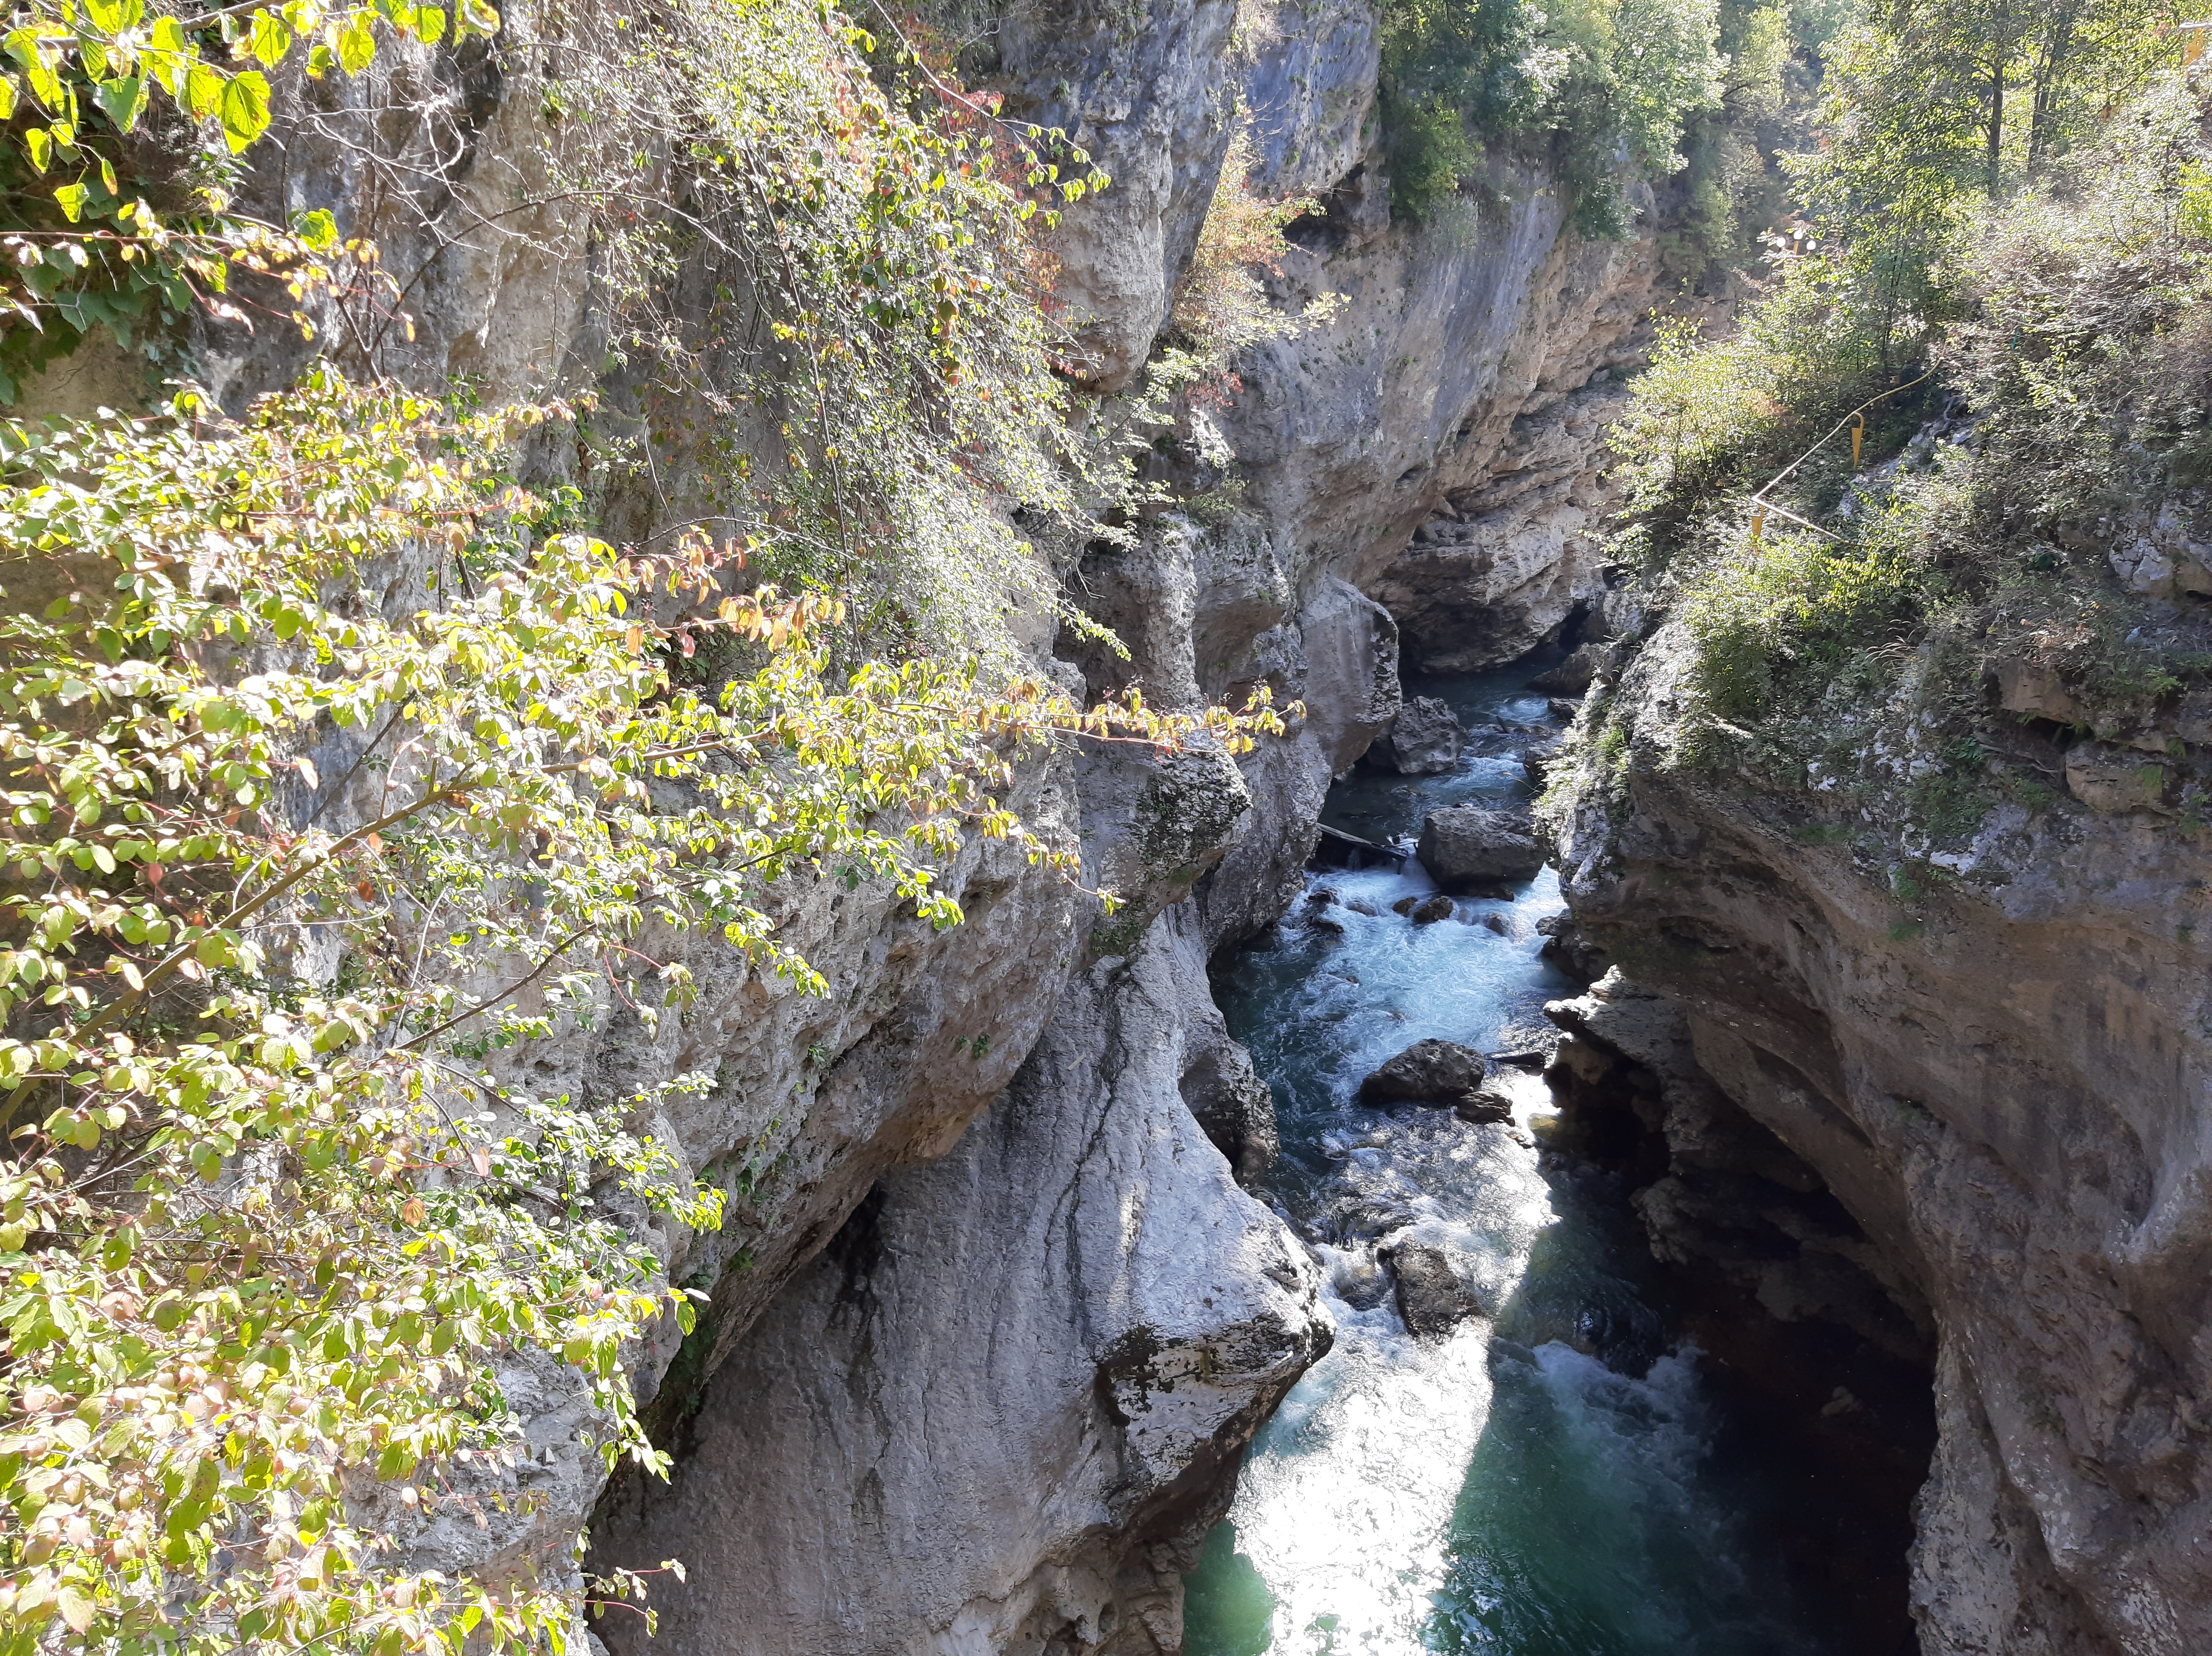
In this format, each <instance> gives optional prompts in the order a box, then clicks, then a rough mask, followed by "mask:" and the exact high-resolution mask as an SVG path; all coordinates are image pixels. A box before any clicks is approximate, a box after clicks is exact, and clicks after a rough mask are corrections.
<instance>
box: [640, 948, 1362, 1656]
mask: <svg viewBox="0 0 2212 1656" xmlns="http://www.w3.org/2000/svg"><path fill="white" fill-rule="evenodd" d="M1187 916H1188V910H1185V911H1182V913H1180V914H1179V915H1178V916H1171V917H1170V918H1169V919H1164V920H1162V921H1161V922H1158V924H1157V925H1156V926H1154V927H1153V928H1152V931H1151V932H1150V933H1149V934H1148V935H1147V938H1146V942H1145V945H1144V946H1143V947H1142V948H1140V949H1139V951H1138V952H1137V953H1135V954H1134V956H1133V957H1132V958H1130V959H1127V960H1121V959H1114V960H1108V961H1102V962H1099V963H1098V964H1097V965H1093V966H1091V968H1089V969H1088V970H1087V971H1085V972H1084V973H1083V974H1082V975H1081V976H1080V977H1078V978H1077V979H1076V980H1075V981H1074V982H1073V983H1072V984H1071V985H1070V986H1069V988H1068V989H1067V990H1066V993H1065V994H1064V995H1062V996H1061V999H1060V1008H1059V1011H1058V1014H1057V1015H1056V1016H1055V1017H1054V1020H1053V1023H1052V1026H1051V1027H1050V1028H1049V1029H1048V1031H1047V1032H1046V1034H1045V1036H1044V1038H1042V1041H1041V1042H1040V1043H1039V1044H1038V1045H1037V1047H1036V1050H1035V1051H1034V1052H1033V1053H1032V1054H1031V1055H1030V1058H1029V1061H1028V1062H1027V1063H1025V1064H1024V1066H1023V1068H1022V1070H1021V1072H1020V1074H1019V1075H1018V1076H1017V1077H1016V1079H1015V1081H1014V1083H1013V1085H1012V1087H1009V1088H1008V1089H1007V1090H1006V1093H1004V1094H1003V1095H1002V1096H1001V1097H1000V1099H999V1100H998V1102H997V1103H996V1104H995V1105H994V1106H993V1109H992V1111H991V1113H990V1114H989V1115H988V1116H987V1117H986V1118H985V1119H983V1120H982V1121H981V1122H979V1123H977V1124H976V1125H975V1127H974V1128H973V1129H970V1130H969V1132H968V1134H967V1135H965V1136H963V1138H962V1139H961V1140H960V1142H959V1143H958V1144H957V1146H956V1147H955V1148H953V1150H952V1151H951V1154H948V1155H946V1156H945V1157H944V1158H943V1159H941V1160H938V1161H936V1162H934V1163H933V1164H931V1165H929V1166H923V1167H913V1168H908V1169H905V1170H902V1171H901V1172H896V1173H894V1174H893V1175H891V1176H890V1177H889V1178H886V1179H884V1181H883V1182H882V1183H881V1184H879V1185H878V1186H877V1187H876V1189H875V1190H873V1191H872V1193H871V1194H870V1196H868V1198H867V1200H866V1202H863V1203H862V1204H861V1205H860V1208H859V1209H857V1210H856V1211H855V1212H854V1215H853V1216H852V1218H850V1219H849V1220H848V1221H847V1222H846V1224H845V1226H844V1227H843V1228H842V1230H841V1231H840V1232H839V1233H838V1234H837V1235H836V1238H834V1239H832V1240H831V1242H830V1244H829V1246H828V1247H827V1248H826V1249H825V1250H824V1251H823V1253H822V1254H821V1255H820V1257H817V1259H816V1260H815V1262H814V1263H812V1264H811V1266H809V1267H808V1269H806V1270H805V1273H803V1274H802V1275H800V1276H799V1278H798V1279H797V1281H795V1282H793V1285H792V1287H791V1288H789V1289H788V1290H787V1291H786V1292H785V1293H784V1294H782V1295H781V1296H780V1297H779V1298H778V1299H777V1300H776V1301H775V1304H774V1306H771V1307H770V1309H769V1312H768V1313H767V1314H766V1315H765V1316H764V1317H763V1318H762V1319H761V1320H760V1321H759V1322H758V1323H757V1324H756V1325H755V1326H754V1328H753V1329H752V1330H751V1332H750V1335H749V1336H748V1337H747V1338H746V1340H745V1341H744V1345H743V1347H742V1349H741V1350H740V1351H739V1352H738V1355H735V1356H734V1357H733V1358H732V1360H731V1361H729V1362H728V1363H727V1364H726V1365H725V1366H724V1367H723V1368H722V1369H721V1370H720V1373H718V1374H717V1375H716V1376H715V1378H714V1380H713V1382H712V1383H711V1384H710V1385H708V1388H707V1390H706V1391H705V1393H704V1395H703V1397H702V1400H701V1403H700V1406H699V1409H698V1412H697V1414H696V1416H695V1417H694V1418H693V1419H692V1420H691V1421H690V1422H688V1423H687V1425H686V1426H685V1428H684V1436H683V1438H682V1440H681V1444H680V1463H681V1464H680V1465H679V1469H678V1473H677V1477H676V1482H675V1486H674V1488H673V1489H672V1490H671V1491H669V1492H668V1493H666V1494H665V1495H659V1496H658V1497H657V1498H655V1499H653V1500H652V1501H650V1502H649V1503H648V1504H647V1505H646V1506H645V1507H644V1508H643V1510H642V1511H641V1512H637V1513H626V1514H624V1515H623V1521H622V1522H620V1523H619V1524H618V1525H616V1526H615V1527H617V1528H618V1530H619V1532H620V1534H621V1535H622V1537H623V1548H624V1549H625V1551H626V1552H628V1553H629V1555H631V1556H633V1557H634V1558H635V1559H637V1560H641V1561H644V1560H652V1559H655V1558H657V1557H659V1556H678V1555H681V1556H686V1557H688V1558H690V1560H691V1561H692V1562H691V1566H690V1585H689V1586H685V1587H681V1588H665V1589H663V1590H662V1591H661V1592H659V1594H657V1595H656V1602H657V1603H658V1604H659V1605H660V1607H661V1615H662V1616H663V1618H664V1621H663V1625H662V1629H661V1631H660V1634H659V1640H658V1641H656V1642H647V1641H644V1640H643V1639H642V1638H641V1636H639V1634H640V1629H636V1628H635V1625H634V1624H629V1623H608V1624H605V1626H604V1627H603V1629H602V1631H603V1633H604V1635H605V1637H606V1638H607V1640H608V1642H609V1643H610V1644H611V1646H612V1647H614V1648H615V1649H617V1651H623V1650H629V1649H633V1648H634V1649H635V1650H637V1651H639V1652H646V1651H649V1650H652V1649H654V1648H666V1649H675V1650H679V1651H684V1652H690V1653H702V1656H703V1653H708V1652H726V1653H730V1656H892V1653H897V1656H912V1653H922V1652H930V1653H939V1652H941V1653H945V1656H954V1653H963V1656H964V1653H968V1652H971V1651H998V1650H1019V1651H1030V1650H1041V1649H1050V1650H1054V1651H1059V1652H1065V1653H1069V1656H1075V1653H1084V1656H1091V1653H1116V1656H1120V1653H1129V1656H1152V1653H1155V1652H1173V1651H1176V1650H1179V1649H1180V1648H1181V1647H1182V1604H1181V1599H1182V1582H1181V1580H1180V1574H1179V1573H1180V1572H1181V1571H1182V1570H1186V1569H1188V1568H1191V1566H1192V1565H1193V1564H1194V1562H1195V1557H1196V1549H1197V1544H1198V1543H1199V1541H1200V1539H1201V1538H1202V1537H1203V1536H1204V1534H1205V1532H1206V1529H1207V1528H1208V1527H1210V1525H1212V1523H1213V1522H1214V1521H1215V1520H1216V1519H1218V1517H1219V1515H1220V1513H1221V1512H1222V1511H1223V1510H1224V1508H1225V1506H1226V1504H1227V1501H1228V1497H1229V1495H1230V1492H1231V1489H1232V1488H1233V1483H1232V1481H1231V1476H1229V1474H1231V1472H1232V1471H1233V1468H1234V1465H1235V1463H1236V1461H1237V1458H1238V1456H1239V1455H1240V1454H1241V1453H1242V1452H1243V1446H1244V1445H1245V1443H1246V1441H1247V1440H1249V1438H1250V1436H1251V1434H1252V1433H1253V1432H1254V1431H1255V1429H1256V1428H1257V1427H1258V1426H1259V1424H1260V1423H1261V1421H1262V1420H1264V1419H1265V1418H1266V1416H1267V1413H1268V1412H1269V1411H1270V1410H1272V1409H1273V1406H1274V1404H1275V1403H1276V1402H1277V1400H1278V1399H1279V1397H1281V1395H1282V1393H1283V1392H1284V1391H1286V1390H1287V1389H1288V1388H1289V1386H1290V1385H1291V1382H1292V1381H1293V1380H1295V1379H1297V1376H1298V1375H1299V1374H1300V1373H1303V1372H1304V1369H1305V1368H1306V1367H1307V1366H1308V1365H1309V1364H1310V1363H1311V1362H1312V1361H1314V1360H1315V1359H1316V1357H1318V1356H1319V1355H1321V1353H1322V1351H1323V1350H1325V1349H1327V1346H1328V1340H1329V1337H1330V1324H1329V1321H1328V1314H1327V1312H1325V1311H1323V1310H1322V1306H1321V1305H1320V1303H1319V1300H1318V1299H1317V1297H1316V1287H1317V1278H1316V1275H1315V1273H1314V1269H1313V1267H1312V1266H1311V1264H1310V1263H1309V1262H1308V1260H1307V1258H1306V1256H1305V1254H1304V1251H1303V1250H1302V1249H1300V1248H1299V1247H1298V1246H1297V1245H1296V1243H1294V1242H1293V1241H1292V1240H1291V1238H1290V1236H1289V1235H1288V1233H1286V1232H1285V1230H1284V1229H1283V1227H1282V1226H1281V1224H1280V1222H1279V1221H1277V1220H1276V1218H1275V1217H1274V1215H1273V1214H1271V1213H1270V1212H1268V1211H1267V1209H1264V1208H1262V1207H1261V1206H1260V1205H1259V1204H1258V1203H1257V1202H1254V1201H1253V1200H1252V1199H1251V1198H1249V1197H1248V1196H1244V1195H1243V1192H1241V1191H1240V1190H1237V1187H1236V1185H1235V1184H1233V1183H1232V1182H1231V1178H1230V1176H1229V1169H1228V1167H1227V1166H1225V1164H1224V1162H1223V1160H1222V1158H1221V1156H1220V1155H1219V1154H1218V1153H1217V1152H1216V1151H1215V1150H1214V1148H1212V1146H1211V1145H1209V1144H1208V1143H1207V1142H1206V1141H1205V1139H1204V1138H1203V1137H1201V1136H1200V1133H1199V1131H1198V1129H1197V1126H1196V1124H1195V1123H1194V1122H1193V1121H1192V1119H1191V1117H1190V1114H1189V1112H1188V1111H1187V1110H1186V1109H1185V1108H1184V1106H1183V1103H1182V1097H1181V1095H1180V1093H1179V1092H1178V1083H1179V1081H1180V1080H1181V1078H1182V1075H1184V1074H1185V1073H1186V1070H1187V1067H1188V1064H1189V1063H1190V1062H1193V1055H1192V1053H1191V1051H1190V1045H1191V1043H1190V1040H1189V1038H1188V1035H1187V1033H1186V1031H1187V1029H1188V1027H1189V1026H1191V1025H1193V1024H1196V1025H1198V1026H1205V1025H1206V1022H1207V1021H1208V1014H1210V1013H1211V1011H1212V1007H1211V1002H1210V1001H1208V1000H1207V998H1206V976H1205V961H1204V956H1203V953H1202V952H1201V950H1200V947H1198V945H1197V941H1196V935H1195V928H1194V927H1192V926H1190V925H1188V924H1184V925H1182V926H1180V927H1179V926H1178V925H1177V923H1176V922H1177V920H1180V919H1184V918H1186V917H1187ZM1212 1021H1213V1022H1214V1023H1216V1024H1217V1025H1218V1017H1216V1018H1214V1019H1213V1020H1212Z"/></svg>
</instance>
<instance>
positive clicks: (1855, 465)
mask: <svg viewBox="0 0 2212 1656" xmlns="http://www.w3.org/2000/svg"><path fill="white" fill-rule="evenodd" d="M1864 441H1866V416H1865V415H1863V414H1854V415H1852V416H1851V470H1852V471H1854V472H1856V471H1857V470H1858V469H1859V446H1860V444H1862V443H1863V442H1864Z"/></svg>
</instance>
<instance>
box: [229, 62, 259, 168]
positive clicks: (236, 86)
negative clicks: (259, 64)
mask: <svg viewBox="0 0 2212 1656" xmlns="http://www.w3.org/2000/svg"><path fill="white" fill-rule="evenodd" d="M268 130H269V82H268V80H267V78H266V77H265V76H264V75H263V74H262V73H261V71H260V70H258V69H249V70H246V72H245V73H244V74H242V75H234V76H231V77H230V84H229V85H228V86H226V87H225V88H223V89H222V136H223V137H224V138H225V140H226V141H228V143H229V145H230V153H231V154H232V155H236V154H238V152H239V151H240V150H241V149H245V148H246V145H248V144H249V143H252V142H253V141H254V140H255V139H256V138H258V137H260V136H261V135H262V134H263V133H264V132H266V131H268Z"/></svg>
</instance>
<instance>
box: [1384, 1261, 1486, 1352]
mask: <svg viewBox="0 0 2212 1656" xmlns="http://www.w3.org/2000/svg"><path fill="white" fill-rule="evenodd" d="M1383 1258H1384V1259H1385V1260H1386V1261H1387V1262H1388V1263H1389V1267H1390V1275H1392V1276H1393V1277H1394V1278H1395V1280H1396V1282H1397V1285H1398V1315H1399V1316H1400V1317H1401V1318H1404V1319H1405V1323H1406V1328H1407V1331H1408V1332H1409V1333H1411V1334H1413V1336H1415V1337H1416V1338H1418V1339H1423V1340H1441V1339H1442V1338H1443V1336H1445V1335H1447V1334H1449V1333H1450V1332H1451V1331H1452V1330H1454V1329H1455V1328H1457V1327H1458V1326H1459V1325H1460V1324H1462V1323H1463V1322H1465V1321H1467V1319H1468V1318H1470V1317H1480V1316H1481V1315H1482V1312H1483V1307H1482V1301H1481V1300H1478V1299H1477V1298H1475V1296H1474V1294H1473V1292H1472V1291H1470V1290H1469V1289H1468V1288H1467V1287H1466V1285H1465V1284H1463V1283H1462V1282H1461V1281H1460V1280H1459V1277H1458V1276H1457V1275H1456V1274H1455V1273H1454V1271H1453V1270H1452V1268H1451V1261H1450V1260H1449V1259H1448V1258H1446V1257H1444V1251H1443V1249H1442V1248H1436V1247H1431V1246H1430V1245H1428V1244H1427V1243H1425V1242H1407V1243H1401V1245H1398V1246H1397V1247H1395V1248H1392V1249H1390V1250H1389V1251H1387V1252H1386V1253H1385V1254H1384V1255H1383Z"/></svg>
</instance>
